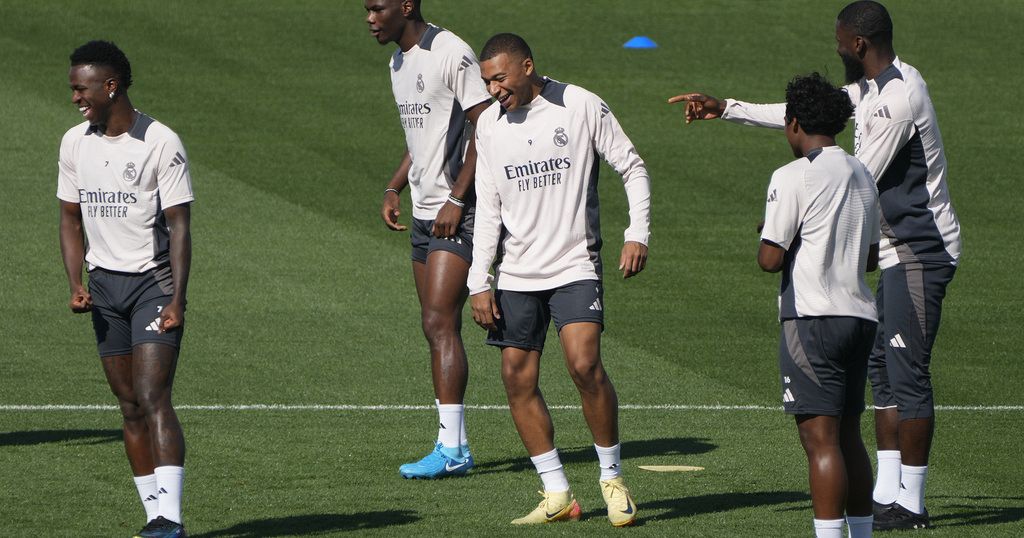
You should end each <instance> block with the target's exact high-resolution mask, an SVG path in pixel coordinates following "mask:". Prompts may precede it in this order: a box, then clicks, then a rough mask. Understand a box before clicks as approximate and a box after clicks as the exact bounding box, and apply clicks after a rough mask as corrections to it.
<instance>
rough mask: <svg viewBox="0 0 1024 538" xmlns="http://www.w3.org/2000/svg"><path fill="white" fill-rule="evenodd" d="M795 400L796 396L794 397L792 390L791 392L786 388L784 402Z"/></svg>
mask: <svg viewBox="0 0 1024 538" xmlns="http://www.w3.org/2000/svg"><path fill="white" fill-rule="evenodd" d="M795 401H796V398H794V397H793V393H792V392H789V389H786V392H783V393H782V403H793V402H795Z"/></svg>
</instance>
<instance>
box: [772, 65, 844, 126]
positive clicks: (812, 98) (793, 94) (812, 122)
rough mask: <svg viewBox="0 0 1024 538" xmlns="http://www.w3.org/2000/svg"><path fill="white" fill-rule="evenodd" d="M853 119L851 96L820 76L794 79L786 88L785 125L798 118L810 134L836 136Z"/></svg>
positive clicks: (816, 74) (814, 74)
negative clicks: (851, 117) (847, 121)
mask: <svg viewBox="0 0 1024 538" xmlns="http://www.w3.org/2000/svg"><path fill="white" fill-rule="evenodd" d="M852 115H853V103H851V102H850V96H849V95H847V94H846V91H844V90H842V89H840V88H837V87H835V86H833V85H832V83H831V82H829V81H828V80H827V79H826V78H825V77H823V76H821V74H819V73H811V74H810V75H805V76H798V77H795V78H793V80H791V81H789V84H788V85H787V86H786V123H787V124H788V123H789V122H790V121H792V119H793V118H796V120H797V121H798V122H799V123H800V128H801V129H803V131H804V132H805V133H807V134H816V135H826V136H835V135H837V134H839V133H841V132H842V131H843V129H845V128H846V120H848V119H849V118H850V116H852Z"/></svg>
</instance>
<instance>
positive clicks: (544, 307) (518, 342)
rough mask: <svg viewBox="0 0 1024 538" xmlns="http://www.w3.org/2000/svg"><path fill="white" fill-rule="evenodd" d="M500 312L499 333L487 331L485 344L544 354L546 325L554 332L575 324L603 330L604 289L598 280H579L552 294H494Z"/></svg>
mask: <svg viewBox="0 0 1024 538" xmlns="http://www.w3.org/2000/svg"><path fill="white" fill-rule="evenodd" d="M494 298H495V301H497V303H498V308H499V309H500V311H501V319H498V320H495V321H496V325H497V326H498V329H497V330H496V331H488V333H487V343H488V344H490V345H492V346H498V347H515V348H519V349H529V350H534V351H543V350H544V340H545V338H546V337H547V334H548V323H549V322H550V321H551V319H552V318H554V320H555V329H557V330H559V331H561V330H562V327H564V326H566V325H568V324H570V323H576V322H592V323H600V324H601V326H602V328H603V327H604V287H603V286H602V285H601V281H599V280H580V281H578V282H573V283H571V284H566V285H564V286H562V287H559V288H555V289H553V290H544V291H510V290H498V291H496V292H495V294H494Z"/></svg>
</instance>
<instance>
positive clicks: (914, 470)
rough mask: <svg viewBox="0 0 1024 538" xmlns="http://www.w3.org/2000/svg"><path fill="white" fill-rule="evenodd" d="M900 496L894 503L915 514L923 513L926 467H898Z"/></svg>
mask: <svg viewBox="0 0 1024 538" xmlns="http://www.w3.org/2000/svg"><path fill="white" fill-rule="evenodd" d="M900 474H901V475H902V476H901V477H900V495H899V497H897V498H896V502H898V503H899V504H900V506H902V507H903V508H906V509H907V510H910V511H911V512H913V513H915V514H920V513H922V512H924V479H925V477H926V476H928V466H927V465H925V466H923V467H914V466H911V465H900Z"/></svg>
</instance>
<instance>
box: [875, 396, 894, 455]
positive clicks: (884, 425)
mask: <svg viewBox="0 0 1024 538" xmlns="http://www.w3.org/2000/svg"><path fill="white" fill-rule="evenodd" d="M899 431H900V420H899V413H898V412H897V411H896V408H895V407H889V408H886V409H875V439H876V442H877V445H878V450H899V449H900V435H899Z"/></svg>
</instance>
